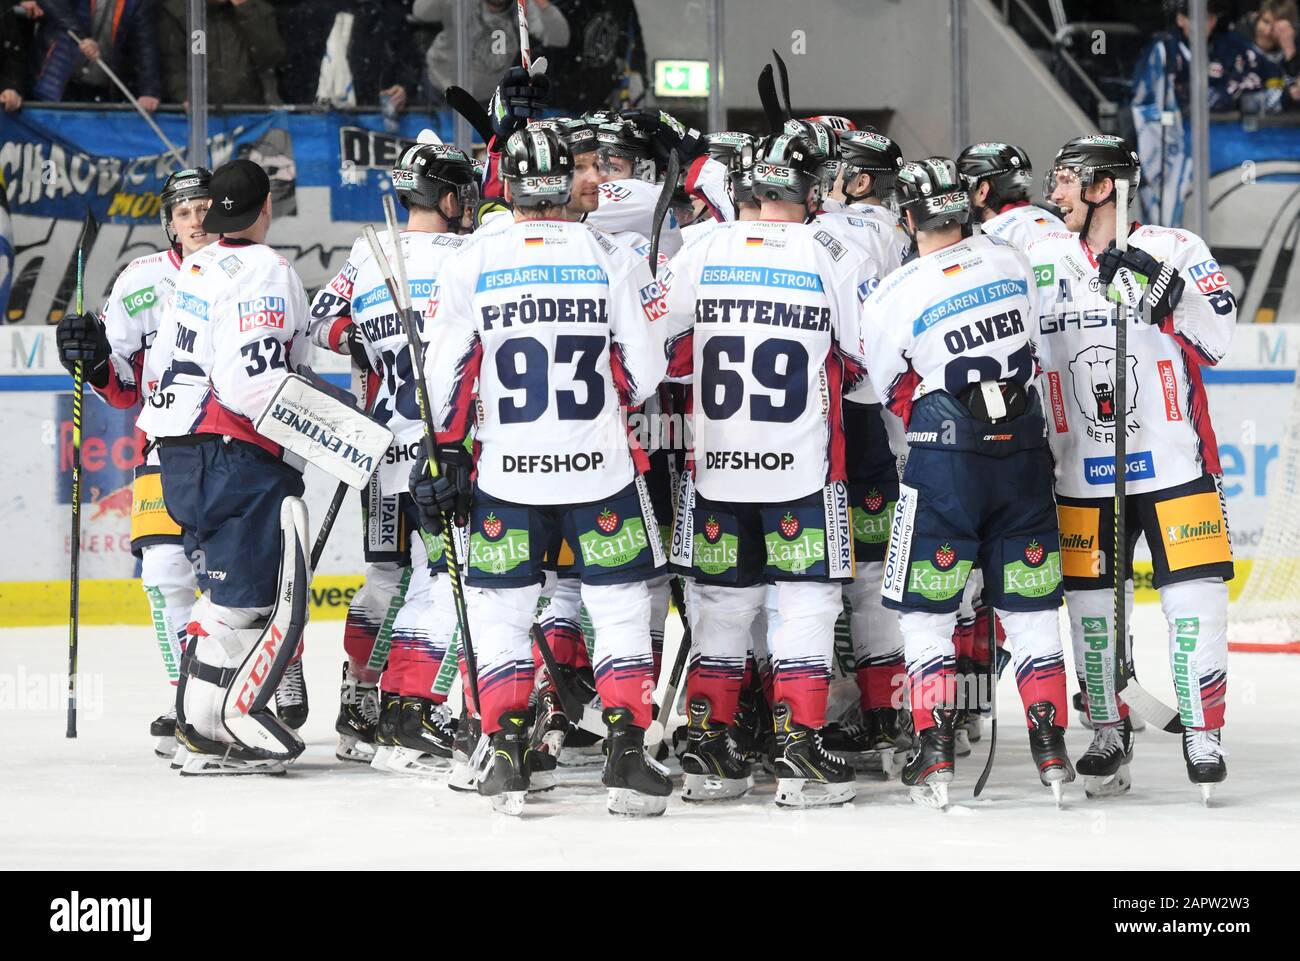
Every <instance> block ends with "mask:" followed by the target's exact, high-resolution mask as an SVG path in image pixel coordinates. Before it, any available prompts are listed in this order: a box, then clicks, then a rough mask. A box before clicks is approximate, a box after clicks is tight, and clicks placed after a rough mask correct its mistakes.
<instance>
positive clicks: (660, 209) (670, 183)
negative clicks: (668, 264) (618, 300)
mask: <svg viewBox="0 0 1300 961" xmlns="http://www.w3.org/2000/svg"><path fill="white" fill-rule="evenodd" d="M681 172H682V161H681V158H679V157H678V156H677V153H676V151H674V152H673V153H670V154H669V155H668V169H667V170H666V171H665V172H664V184H663V187H661V188H660V190H659V199H658V200H656V201H655V211H654V221H653V222H652V223H651V229H652V231H653V232H652V234H651V236H650V275H651V276H658V273H659V238H660V236H661V235H662V234H663V230H664V219H665V218H666V217H667V216H668V208H669V207H671V206H672V203H673V192H674V191H675V190H676V189H677V179H678V177H680V176H681Z"/></svg>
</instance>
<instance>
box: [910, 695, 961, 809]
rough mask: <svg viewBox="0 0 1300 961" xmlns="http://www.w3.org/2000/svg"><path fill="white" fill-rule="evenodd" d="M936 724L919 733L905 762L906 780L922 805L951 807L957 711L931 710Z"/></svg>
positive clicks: (948, 709)
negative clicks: (949, 786) (913, 751)
mask: <svg viewBox="0 0 1300 961" xmlns="http://www.w3.org/2000/svg"><path fill="white" fill-rule="evenodd" d="M930 716H931V717H932V718H933V719H934V725H933V726H931V727H928V728H926V729H925V730H924V731H922V732H921V733H920V734H919V735H917V744H916V752H915V753H914V754H913V755H912V756H911V757H910V758H908V760H907V763H906V764H904V765H903V778H902V780H903V783H904V784H906V785H907V786H908V787H909V788H911V792H910V795H911V798H912V800H913V801H915V802H916V803H917V804H920V805H922V806H923V807H932V808H938V809H939V810H941V811H945V810H947V809H948V785H949V784H951V783H952V779H953V774H954V772H955V770H956V763H955V762H954V760H953V757H954V754H955V749H956V735H955V734H954V733H953V724H954V723H955V722H956V720H957V712H956V711H955V710H953V709H952V708H941V707H935V708H931V709H930Z"/></svg>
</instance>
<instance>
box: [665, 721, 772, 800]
mask: <svg viewBox="0 0 1300 961" xmlns="http://www.w3.org/2000/svg"><path fill="white" fill-rule="evenodd" d="M711 711H712V708H711V707H710V706H709V702H708V700H706V699H705V698H702V697H697V698H695V699H694V700H693V701H691V702H690V704H688V705H687V707H686V753H685V754H683V755H682V773H683V774H684V775H685V778H684V779H683V781H682V800H683V801H724V800H727V799H728V798H738V797H741V796H743V795H744V794H746V793H747V792H748V791H749V789H750V788H752V787H753V786H754V775H753V774H752V773H750V768H749V762H747V761H746V760H745V759H744V758H743V757H742V756H741V755H740V752H739V751H738V750H737V749H736V745H735V744H734V743H733V742H732V740H731V736H730V735H729V734H728V733H727V725H725V724H721V723H718V722H717V721H714V720H713V719H712V717H711V716H710V715H711Z"/></svg>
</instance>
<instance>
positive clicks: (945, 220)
mask: <svg viewBox="0 0 1300 961" xmlns="http://www.w3.org/2000/svg"><path fill="white" fill-rule="evenodd" d="M894 204H895V206H896V208H897V210H898V216H899V218H900V219H901V220H902V222H903V226H904V228H906V229H907V230H908V232H909V233H912V231H913V230H918V231H919V230H938V229H939V228H941V227H946V226H948V225H950V224H964V223H966V221H967V220H969V219H970V195H969V194H967V193H966V188H965V187H964V186H962V182H961V174H959V173H958V172H957V165H956V164H955V163H953V162H952V161H951V160H949V159H948V158H947V157H927V158H926V159H925V160H914V161H912V162H911V163H906V164H903V169H902V170H900V171H899V172H898V180H897V181H896V182H895V184H894ZM907 213H911V215H912V220H913V221H914V222H915V223H914V226H909V225H908V223H907V217H906V216H905V214H907Z"/></svg>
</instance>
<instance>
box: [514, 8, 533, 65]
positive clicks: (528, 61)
mask: <svg viewBox="0 0 1300 961" xmlns="http://www.w3.org/2000/svg"><path fill="white" fill-rule="evenodd" d="M515 10H516V11H517V12H518V14H519V62H520V64H521V65H522V66H523V68H524V69H525V70H529V69H531V68H532V65H533V50H532V44H531V42H530V41H529V39H528V0H516V3H515Z"/></svg>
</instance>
